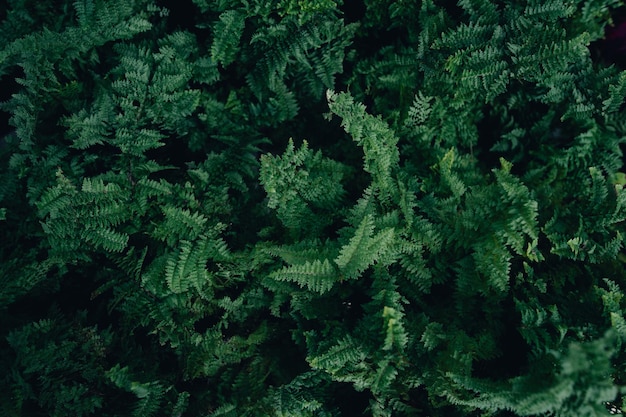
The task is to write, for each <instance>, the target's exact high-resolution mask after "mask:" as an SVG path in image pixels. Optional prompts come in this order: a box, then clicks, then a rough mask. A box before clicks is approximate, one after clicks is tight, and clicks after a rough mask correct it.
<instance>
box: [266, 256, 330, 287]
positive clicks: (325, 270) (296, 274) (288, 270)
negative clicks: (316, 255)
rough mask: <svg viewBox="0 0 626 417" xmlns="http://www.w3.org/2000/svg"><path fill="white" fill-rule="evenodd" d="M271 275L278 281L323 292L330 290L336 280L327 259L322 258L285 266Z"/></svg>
mask: <svg viewBox="0 0 626 417" xmlns="http://www.w3.org/2000/svg"><path fill="white" fill-rule="evenodd" d="M271 277H272V278H274V279H276V280H278V281H290V282H295V283H296V284H298V285H299V286H300V287H302V288H308V289H309V290H311V291H314V292H316V293H319V294H324V293H325V292H328V291H330V289H331V288H332V287H333V285H334V284H335V282H337V278H338V274H337V270H336V269H335V267H333V265H332V264H331V263H330V262H329V261H328V259H324V261H323V262H322V261H320V260H315V261H313V262H309V261H307V262H305V263H304V264H299V265H291V266H288V267H285V268H283V269H281V270H280V271H276V272H273V273H272V275H271Z"/></svg>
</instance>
